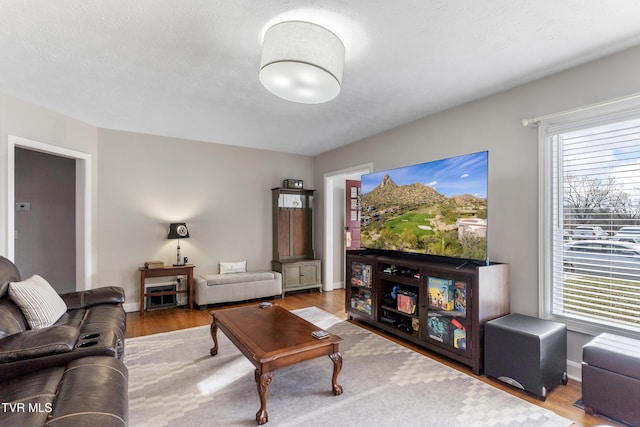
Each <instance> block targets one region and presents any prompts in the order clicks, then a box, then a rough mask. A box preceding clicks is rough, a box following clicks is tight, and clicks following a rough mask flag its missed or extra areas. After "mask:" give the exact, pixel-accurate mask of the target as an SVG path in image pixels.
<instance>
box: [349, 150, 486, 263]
mask: <svg viewBox="0 0 640 427" xmlns="http://www.w3.org/2000/svg"><path fill="white" fill-rule="evenodd" d="M480 155H484V156H480ZM469 156H471V157H469ZM486 159H487V156H486V152H484V153H476V154H474V155H468V156H460V157H456V158H452V159H444V160H442V161H438V162H430V163H425V164H421V165H415V166H409V167H404V168H398V169H394V170H390V171H384V172H379V173H376V174H369V175H363V177H362V198H361V229H360V230H361V236H360V237H361V245H362V247H365V248H369V249H384V250H394V251H402V252H415V253H424V254H432V255H443V256H450V257H457V258H466V259H473V260H481V261H484V260H486V259H487V196H486V194H487V192H486V188H487V167H486V165H487V163H486ZM462 160H466V161H462ZM469 160H474V161H471V162H469ZM476 160H477V161H476ZM394 174H395V175H396V176H397V178H396V180H397V181H400V182H402V181H404V183H403V184H397V183H396V182H395V181H394V179H393V178H392V176H393V175H394ZM425 181H428V184H425V183H424V182H425ZM439 187H442V188H443V190H440V191H438V188H439ZM465 189H466V190H471V191H473V194H470V193H462V192H461V191H464V190H465Z"/></svg>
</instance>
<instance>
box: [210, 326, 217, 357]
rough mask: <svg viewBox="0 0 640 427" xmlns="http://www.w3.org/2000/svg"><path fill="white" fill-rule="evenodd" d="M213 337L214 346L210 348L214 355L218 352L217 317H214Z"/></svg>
mask: <svg viewBox="0 0 640 427" xmlns="http://www.w3.org/2000/svg"><path fill="white" fill-rule="evenodd" d="M211 338H213V347H211V350H209V353H211V355H212V356H215V355H216V354H218V326H217V325H216V318H215V317H214V318H213V321H212V322H211Z"/></svg>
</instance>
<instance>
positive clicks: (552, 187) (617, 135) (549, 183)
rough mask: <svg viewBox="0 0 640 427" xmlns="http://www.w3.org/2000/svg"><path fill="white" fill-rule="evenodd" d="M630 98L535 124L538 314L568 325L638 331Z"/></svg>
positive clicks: (636, 171)
mask: <svg viewBox="0 0 640 427" xmlns="http://www.w3.org/2000/svg"><path fill="white" fill-rule="evenodd" d="M634 103H635V104H636V105H633V104H634ZM634 103H630V102H621V103H620V104H617V103H614V104H613V105H607V106H606V108H605V107H603V108H589V109H585V110H583V111H581V112H578V113H570V114H567V115H562V116H560V115H558V116H556V117H554V118H552V119H549V120H544V119H542V120H541V121H540V123H539V125H540V129H539V134H540V165H541V170H540V176H541V181H540V183H541V185H540V209H541V212H540V218H541V226H540V233H541V239H540V241H541V246H540V261H541V269H540V271H541V277H542V280H541V286H542V288H541V297H542V298H541V305H542V306H541V312H542V315H543V316H544V317H547V318H551V319H555V320H560V321H563V322H565V323H567V325H568V327H569V328H570V329H572V330H577V331H581V332H585V333H590V334H597V333H600V332H603V331H614V332H619V333H627V334H630V333H634V332H638V331H640V108H639V107H640V102H638V101H637V100H635V101H634Z"/></svg>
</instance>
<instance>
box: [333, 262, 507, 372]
mask: <svg viewBox="0 0 640 427" xmlns="http://www.w3.org/2000/svg"><path fill="white" fill-rule="evenodd" d="M508 278H509V265H508V264H495V263H492V264H490V265H483V266H477V265H474V264H465V263H464V262H463V261H461V260H459V259H451V258H446V257H437V256H429V255H413V254H406V255H405V254H389V253H386V252H381V251H380V252H376V251H368V250H354V251H347V259H346V276H345V279H346V291H347V292H346V305H345V309H346V311H347V314H348V315H349V317H350V318H352V319H354V318H355V319H358V320H361V321H364V322H367V323H369V324H372V325H375V326H376V327H378V328H380V329H383V330H385V331H387V332H390V333H392V334H394V335H397V336H399V337H402V338H404V339H407V340H409V341H411V342H413V343H415V344H418V345H420V346H422V347H425V348H428V349H430V350H432V351H435V352H437V353H440V354H442V355H444V356H447V357H449V358H451V359H454V360H456V361H458V362H461V363H463V364H465V365H468V366H470V367H471V369H472V371H473V373H474V374H476V375H479V374H481V373H482V370H483V362H484V360H483V359H484V349H483V341H484V339H483V338H484V337H483V332H484V324H485V323H486V322H487V321H488V320H491V319H495V318H497V317H501V316H504V315H506V314H509V311H510V302H509V298H510V296H509V279H508Z"/></svg>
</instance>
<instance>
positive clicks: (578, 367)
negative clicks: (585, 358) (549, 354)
mask: <svg viewBox="0 0 640 427" xmlns="http://www.w3.org/2000/svg"><path fill="white" fill-rule="evenodd" d="M567 376H568V377H569V379H571V380H573V381H578V382H582V363H581V362H580V363H579V362H574V361H573V360H567Z"/></svg>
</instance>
